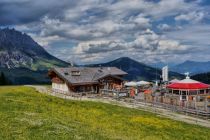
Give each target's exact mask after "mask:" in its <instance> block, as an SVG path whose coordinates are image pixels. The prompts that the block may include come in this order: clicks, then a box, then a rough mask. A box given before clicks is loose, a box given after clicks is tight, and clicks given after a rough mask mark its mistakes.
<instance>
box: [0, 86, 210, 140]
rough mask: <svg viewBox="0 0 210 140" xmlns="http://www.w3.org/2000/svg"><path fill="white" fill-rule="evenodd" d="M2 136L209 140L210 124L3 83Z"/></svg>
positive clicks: (50, 139)
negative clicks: (201, 124)
mask: <svg viewBox="0 0 210 140" xmlns="http://www.w3.org/2000/svg"><path fill="white" fill-rule="evenodd" d="M0 122H1V124H0V139H1V140H7V139H9V140H10V139H12V140H13V139H17V140H19V139H20V140H28V139H30V140H39V139H42V140H53V139H55V140H62V139H66V140H71V139H75V140H77V139H78V140H108V139H113V140H121V139H122V140H142V139H144V140H164V139H168V140H209V139H210V129H208V128H204V127H199V126H195V125H190V124H186V123H183V122H178V121H173V120H170V119H167V118H162V117H159V116H157V115H155V114H152V113H148V112H144V111H140V110H136V109H129V108H124V107H118V106H115V105H110V104H104V103H97V102H88V101H70V100H64V99H59V98H56V97H51V96H49V95H44V94H40V93H38V92H36V91H35V90H34V89H32V88H29V87H23V86H17V87H15V86H14V87H0Z"/></svg>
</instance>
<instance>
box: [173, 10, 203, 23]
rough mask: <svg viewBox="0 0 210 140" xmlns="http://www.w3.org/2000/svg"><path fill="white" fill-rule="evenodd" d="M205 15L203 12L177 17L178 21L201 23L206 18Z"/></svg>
mask: <svg viewBox="0 0 210 140" xmlns="http://www.w3.org/2000/svg"><path fill="white" fill-rule="evenodd" d="M204 16H205V14H204V13H203V12H195V11H194V12H189V13H187V14H181V15H178V16H176V17H175V20H176V21H182V20H183V21H190V22H199V21H201V20H202V19H203V18H204Z"/></svg>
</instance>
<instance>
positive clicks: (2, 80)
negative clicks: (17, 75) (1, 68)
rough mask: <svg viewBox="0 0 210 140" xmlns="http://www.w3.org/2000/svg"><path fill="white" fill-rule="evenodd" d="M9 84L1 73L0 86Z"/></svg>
mask: <svg viewBox="0 0 210 140" xmlns="http://www.w3.org/2000/svg"><path fill="white" fill-rule="evenodd" d="M10 84H11V82H10V81H9V80H8V79H7V78H6V76H5V74H4V73H3V72H1V73H0V85H10Z"/></svg>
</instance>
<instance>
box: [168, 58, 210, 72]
mask: <svg viewBox="0 0 210 140" xmlns="http://www.w3.org/2000/svg"><path fill="white" fill-rule="evenodd" d="M171 70H172V71H175V72H178V73H182V74H183V73H185V72H190V73H191V74H198V73H205V72H209V71H210V61H208V62H195V61H185V62H184V63H181V64H178V65H176V66H174V67H172V68H171Z"/></svg>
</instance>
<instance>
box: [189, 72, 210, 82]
mask: <svg viewBox="0 0 210 140" xmlns="http://www.w3.org/2000/svg"><path fill="white" fill-rule="evenodd" d="M192 79H194V80H197V81H201V82H204V83H206V84H210V72H207V73H201V74H196V75H193V76H192Z"/></svg>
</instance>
